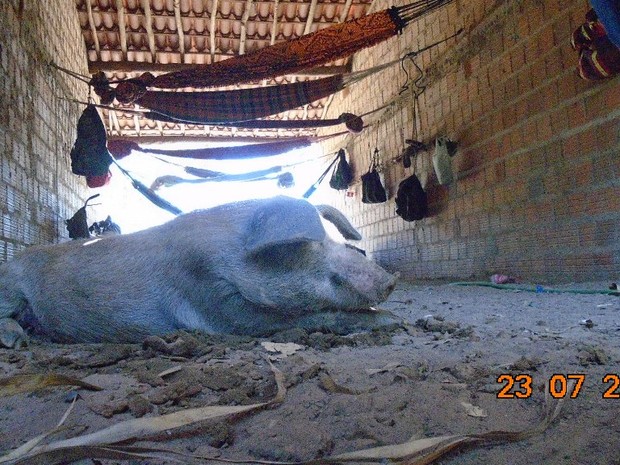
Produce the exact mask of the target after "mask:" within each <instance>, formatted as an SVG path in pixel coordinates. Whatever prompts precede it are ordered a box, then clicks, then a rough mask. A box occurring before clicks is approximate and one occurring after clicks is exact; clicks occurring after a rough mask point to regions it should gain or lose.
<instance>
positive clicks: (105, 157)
mask: <svg viewBox="0 0 620 465" xmlns="http://www.w3.org/2000/svg"><path fill="white" fill-rule="evenodd" d="M111 164H112V157H111V156H110V153H109V152H108V148H107V137H106V132H105V127H104V126H103V122H102V121H101V118H100V117H99V113H98V112H97V109H96V108H95V106H94V105H88V106H87V107H86V109H85V110H84V111H83V112H82V116H80V119H79V120H78V125H77V138H76V140H75V144H74V145H73V149H71V171H73V173H74V174H77V175H80V176H106V175H107V174H108V168H109V167H110V165H111Z"/></svg>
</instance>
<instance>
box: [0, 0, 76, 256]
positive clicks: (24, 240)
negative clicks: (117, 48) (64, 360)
mask: <svg viewBox="0 0 620 465" xmlns="http://www.w3.org/2000/svg"><path fill="white" fill-rule="evenodd" d="M20 4H22V7H21V8H22V9H21V10H20ZM50 61H54V62H55V63H56V64H58V65H59V66H62V67H64V68H68V69H71V70H73V71H75V72H78V73H81V74H87V67H86V52H85V49H84V45H83V40H82V37H81V32H80V28H79V24H78V18H77V13H76V10H75V4H74V2H73V1H72V0H56V1H54V2H53V6H52V5H51V3H50V2H28V1H27V2H19V1H17V0H3V1H2V2H0V261H5V260H7V259H10V258H11V257H12V256H13V254H14V253H15V252H16V251H17V250H19V249H22V248H24V247H26V246H27V245H31V244H39V243H50V242H56V241H58V240H60V239H63V238H67V231H66V228H65V223H64V220H65V219H66V218H70V217H71V216H72V215H73V213H74V212H75V210H76V209H77V208H79V207H80V206H81V204H82V200H81V199H83V198H84V195H85V192H86V187H85V183H84V181H83V178H80V177H78V176H75V175H73V174H71V167H70V159H69V152H70V150H71V147H72V146H73V142H74V140H75V134H76V130H75V127H76V123H77V120H78V118H79V115H80V113H81V111H82V109H83V108H82V107H80V106H79V105H77V104H75V103H71V102H68V101H66V100H61V98H77V99H81V100H84V99H85V98H86V95H87V87H86V86H85V85H84V84H81V83H79V82H78V81H76V80H74V79H71V78H67V77H66V76H64V75H62V74H60V73H59V72H58V71H57V70H55V69H52V68H50V67H49V66H47V63H49V62H50Z"/></svg>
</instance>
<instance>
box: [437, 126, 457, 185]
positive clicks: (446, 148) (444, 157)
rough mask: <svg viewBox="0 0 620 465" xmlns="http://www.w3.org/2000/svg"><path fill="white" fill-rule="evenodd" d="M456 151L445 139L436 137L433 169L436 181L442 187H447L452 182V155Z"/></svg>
mask: <svg viewBox="0 0 620 465" xmlns="http://www.w3.org/2000/svg"><path fill="white" fill-rule="evenodd" d="M455 150H456V146H455V144H454V142H452V141H451V140H450V139H448V138H447V137H444V136H441V137H438V138H437V140H436V141H435V153H434V154H433V167H434V168H435V174H436V175H437V181H438V182H439V184H441V185H442V186H447V185H448V184H451V183H452V181H454V172H453V170H452V155H453V154H454V152H455Z"/></svg>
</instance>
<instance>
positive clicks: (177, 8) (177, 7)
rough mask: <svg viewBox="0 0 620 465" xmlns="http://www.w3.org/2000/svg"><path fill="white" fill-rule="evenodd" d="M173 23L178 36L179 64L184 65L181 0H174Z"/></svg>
mask: <svg viewBox="0 0 620 465" xmlns="http://www.w3.org/2000/svg"><path fill="white" fill-rule="evenodd" d="M174 21H175V23H176V25H177V35H178V36H179V53H180V54H181V63H185V33H184V32H183V21H181V0H174Z"/></svg>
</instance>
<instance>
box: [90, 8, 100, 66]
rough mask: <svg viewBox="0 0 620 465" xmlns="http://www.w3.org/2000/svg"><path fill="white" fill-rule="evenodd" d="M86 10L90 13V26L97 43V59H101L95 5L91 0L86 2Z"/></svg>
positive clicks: (94, 41) (94, 40)
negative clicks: (94, 13)
mask: <svg viewBox="0 0 620 465" xmlns="http://www.w3.org/2000/svg"><path fill="white" fill-rule="evenodd" d="M86 12H87V14H88V26H89V27H90V32H91V34H92V35H93V44H94V45H95V51H96V52H97V59H101V46H100V45H99V37H98V36H97V28H96V27H95V17H94V16H93V7H92V5H91V4H90V0H88V1H87V2H86Z"/></svg>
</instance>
